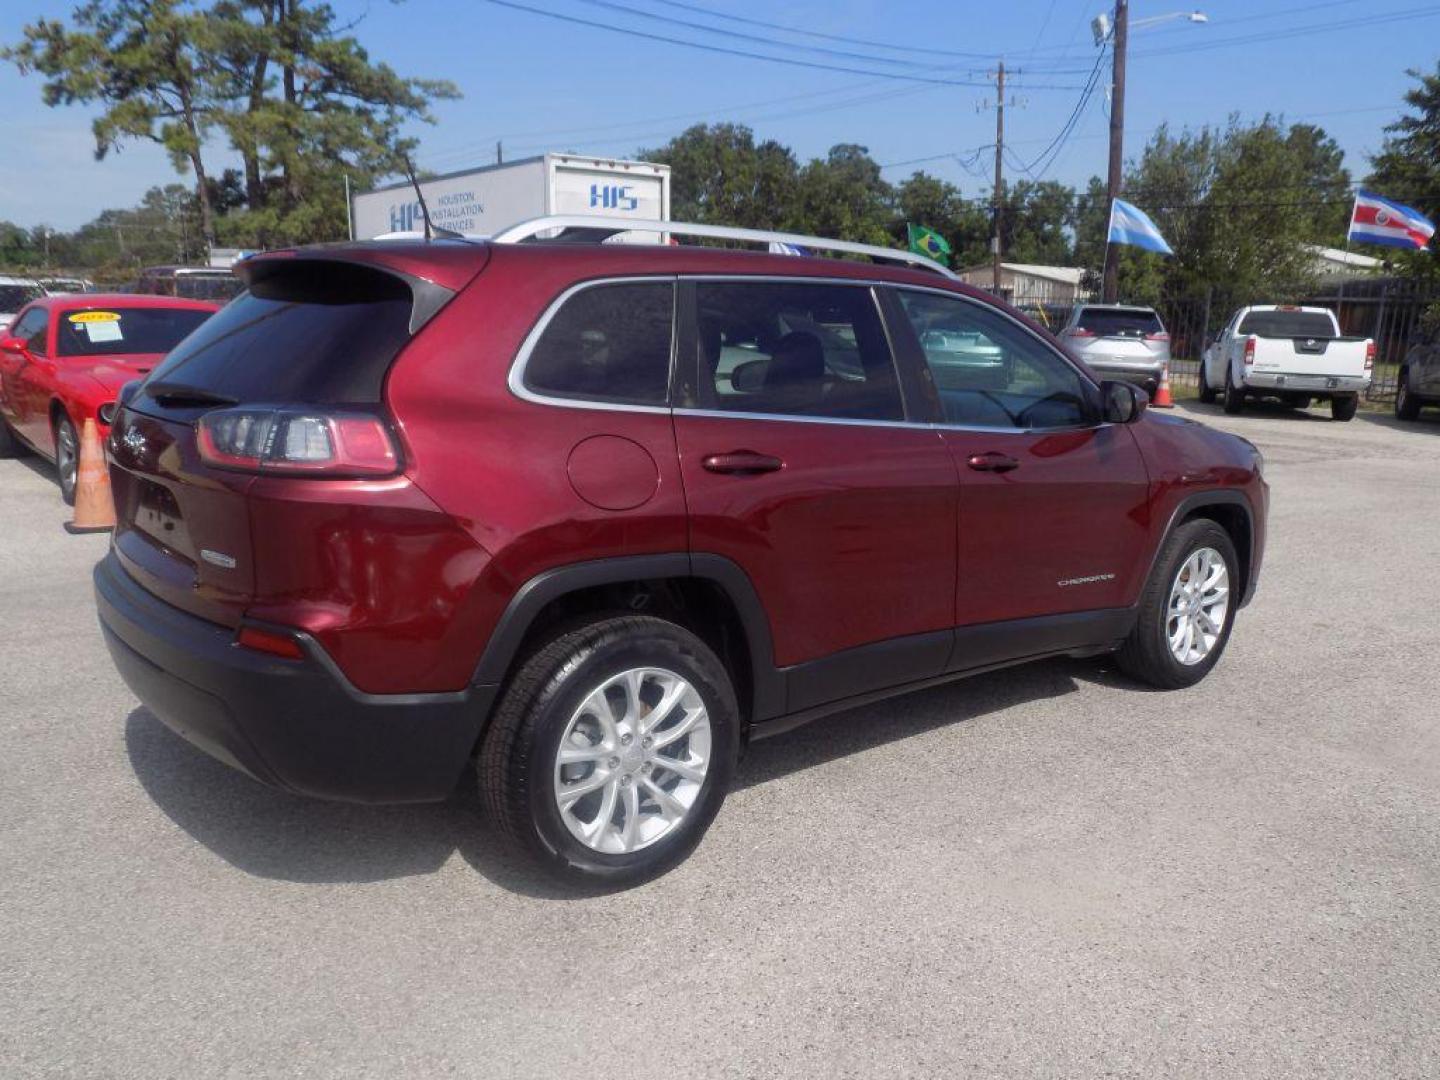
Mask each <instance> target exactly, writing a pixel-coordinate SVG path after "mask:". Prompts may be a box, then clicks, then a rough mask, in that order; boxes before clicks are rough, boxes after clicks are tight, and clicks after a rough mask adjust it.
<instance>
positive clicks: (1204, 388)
mask: <svg viewBox="0 0 1440 1080" xmlns="http://www.w3.org/2000/svg"><path fill="white" fill-rule="evenodd" d="M1198 381H1199V384H1200V401H1201V402H1202V403H1203V404H1205V405H1213V404H1215V398H1216V397H1217V396H1218V395H1217V394H1216V393H1215V388H1214V387H1213V386H1211V385H1210V380H1209V379H1207V378H1205V358H1204V357H1203V356H1202V357H1201V358H1200V375H1199V380H1198Z"/></svg>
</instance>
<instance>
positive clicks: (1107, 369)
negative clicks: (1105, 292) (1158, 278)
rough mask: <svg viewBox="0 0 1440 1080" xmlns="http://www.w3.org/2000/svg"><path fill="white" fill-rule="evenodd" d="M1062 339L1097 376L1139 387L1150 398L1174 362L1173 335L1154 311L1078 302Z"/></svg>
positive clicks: (1072, 352)
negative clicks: (1162, 376) (1120, 380)
mask: <svg viewBox="0 0 1440 1080" xmlns="http://www.w3.org/2000/svg"><path fill="white" fill-rule="evenodd" d="M1060 341H1061V342H1062V343H1063V344H1064V346H1065V348H1066V350H1067V351H1068V352H1069V353H1070V355H1071V356H1074V357H1075V358H1076V359H1077V360H1082V361H1084V362H1085V363H1086V364H1088V365H1089V366H1090V367H1091V368H1092V369H1094V371H1095V372H1096V373H1097V374H1100V375H1102V376H1103V377H1105V378H1112V379H1124V380H1125V381H1126V382H1132V383H1137V384H1139V385H1140V386H1142V387H1144V389H1145V392H1146V393H1147V394H1149V395H1150V396H1151V397H1152V398H1153V397H1154V396H1155V391H1156V390H1158V389H1159V388H1160V375H1161V373H1162V372H1163V371H1164V369H1165V367H1166V365H1168V364H1169V363H1170V335H1169V334H1168V333H1166V332H1165V324H1164V323H1162V322H1161V321H1160V316H1159V315H1158V314H1156V312H1155V309H1154V308H1148V307H1134V306H1131V305H1129V304H1076V305H1075V308H1074V310H1073V311H1071V312H1070V318H1069V319H1067V320H1066V322H1065V326H1064V327H1063V328H1062V329H1061V331H1060Z"/></svg>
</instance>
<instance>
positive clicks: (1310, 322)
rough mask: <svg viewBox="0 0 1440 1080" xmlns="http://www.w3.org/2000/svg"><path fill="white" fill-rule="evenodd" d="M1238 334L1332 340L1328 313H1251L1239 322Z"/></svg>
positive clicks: (1333, 334) (1331, 328)
mask: <svg viewBox="0 0 1440 1080" xmlns="http://www.w3.org/2000/svg"><path fill="white" fill-rule="evenodd" d="M1240 333H1242V334H1254V335H1255V336H1256V337H1288V338H1297V337H1299V338H1333V337H1334V336H1335V324H1334V323H1333V322H1331V320H1330V313H1329V312H1328V311H1252V312H1250V314H1249V315H1246V316H1245V318H1243V319H1241V320H1240Z"/></svg>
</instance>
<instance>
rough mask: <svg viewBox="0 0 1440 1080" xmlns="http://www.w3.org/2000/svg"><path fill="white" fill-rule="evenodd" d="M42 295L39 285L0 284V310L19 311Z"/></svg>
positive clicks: (43, 293)
mask: <svg viewBox="0 0 1440 1080" xmlns="http://www.w3.org/2000/svg"><path fill="white" fill-rule="evenodd" d="M44 295H45V290H44V289H42V288H40V286H39V285H0V311H19V310H20V309H21V308H22V307H24V306H25V305H26V304H28V303H30V301H31V300H39V299H40V297H42V296H44Z"/></svg>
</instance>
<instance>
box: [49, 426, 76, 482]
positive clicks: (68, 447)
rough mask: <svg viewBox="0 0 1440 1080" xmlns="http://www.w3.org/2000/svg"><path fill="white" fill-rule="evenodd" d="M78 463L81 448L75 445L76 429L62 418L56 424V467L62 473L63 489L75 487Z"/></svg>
mask: <svg viewBox="0 0 1440 1080" xmlns="http://www.w3.org/2000/svg"><path fill="white" fill-rule="evenodd" d="M78 464H79V448H78V447H77V446H76V445H75V429H74V428H73V427H71V426H70V425H69V424H68V423H66V422H65V421H63V420H62V421H61V422H60V423H58V424H56V425H55V468H56V470H58V471H59V473H60V490H61V491H70V490H72V489H73V488H74V487H75V472H76V469H77V467H78Z"/></svg>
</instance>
